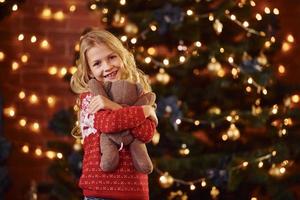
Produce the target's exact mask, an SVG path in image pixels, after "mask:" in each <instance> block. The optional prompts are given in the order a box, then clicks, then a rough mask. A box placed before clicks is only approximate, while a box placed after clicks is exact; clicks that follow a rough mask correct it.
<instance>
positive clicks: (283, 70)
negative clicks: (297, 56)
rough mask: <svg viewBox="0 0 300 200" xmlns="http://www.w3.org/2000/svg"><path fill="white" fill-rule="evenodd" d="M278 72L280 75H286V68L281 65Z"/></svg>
mask: <svg viewBox="0 0 300 200" xmlns="http://www.w3.org/2000/svg"><path fill="white" fill-rule="evenodd" d="M278 72H279V73H280V74H284V73H285V67H284V66H283V65H279V66H278Z"/></svg>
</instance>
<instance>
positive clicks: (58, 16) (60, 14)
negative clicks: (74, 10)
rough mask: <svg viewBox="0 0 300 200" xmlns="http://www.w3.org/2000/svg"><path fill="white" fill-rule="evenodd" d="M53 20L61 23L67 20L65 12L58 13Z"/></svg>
mask: <svg viewBox="0 0 300 200" xmlns="http://www.w3.org/2000/svg"><path fill="white" fill-rule="evenodd" d="M53 18H54V19H55V20H57V21H61V20H63V19H64V18H65V14H64V12H63V11H57V12H56V13H55V14H54V15H53Z"/></svg>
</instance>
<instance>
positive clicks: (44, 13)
mask: <svg viewBox="0 0 300 200" xmlns="http://www.w3.org/2000/svg"><path fill="white" fill-rule="evenodd" d="M51 15H52V11H51V9H50V8H44V9H43V11H42V14H41V17H42V18H43V19H50V18H51Z"/></svg>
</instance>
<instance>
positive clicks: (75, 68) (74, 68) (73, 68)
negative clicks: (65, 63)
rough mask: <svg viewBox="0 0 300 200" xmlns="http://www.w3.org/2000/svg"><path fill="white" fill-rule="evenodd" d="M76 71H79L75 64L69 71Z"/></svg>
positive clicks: (72, 72)
mask: <svg viewBox="0 0 300 200" xmlns="http://www.w3.org/2000/svg"><path fill="white" fill-rule="evenodd" d="M76 71H77V67H75V66H72V67H71V68H70V69H69V72H70V73H71V74H74V73H75V72H76Z"/></svg>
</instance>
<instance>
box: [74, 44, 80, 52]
mask: <svg viewBox="0 0 300 200" xmlns="http://www.w3.org/2000/svg"><path fill="white" fill-rule="evenodd" d="M74 49H75V51H79V50H80V46H79V43H77V44H76V45H75V47H74Z"/></svg>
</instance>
